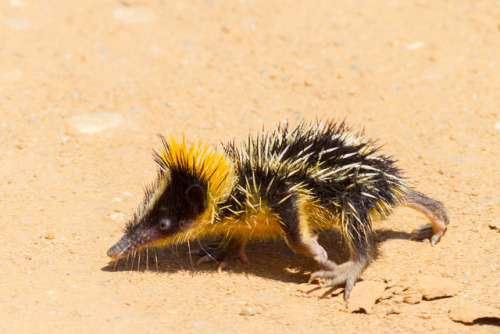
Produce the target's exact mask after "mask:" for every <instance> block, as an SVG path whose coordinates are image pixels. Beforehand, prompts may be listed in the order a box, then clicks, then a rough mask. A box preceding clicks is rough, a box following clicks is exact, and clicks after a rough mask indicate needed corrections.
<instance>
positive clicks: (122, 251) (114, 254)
mask: <svg viewBox="0 0 500 334" xmlns="http://www.w3.org/2000/svg"><path fill="white" fill-rule="evenodd" d="M130 248H131V241H130V238H129V237H128V236H127V235H124V236H123V237H122V238H121V239H120V240H118V242H117V243H116V244H114V245H113V247H111V248H110V249H109V250H108V252H107V253H106V254H107V255H108V256H109V257H110V258H112V259H118V258H120V257H122V256H125V255H127V253H128V252H127V251H128V250H129V249H130Z"/></svg>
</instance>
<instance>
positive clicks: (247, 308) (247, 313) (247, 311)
mask: <svg viewBox="0 0 500 334" xmlns="http://www.w3.org/2000/svg"><path fill="white" fill-rule="evenodd" d="M256 314H257V312H256V311H255V310H254V309H253V308H251V307H250V306H245V307H243V308H242V309H241V311H240V315H243V316H248V317H249V316H252V315H256Z"/></svg>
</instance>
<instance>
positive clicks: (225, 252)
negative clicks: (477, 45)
mask: <svg viewBox="0 0 500 334" xmlns="http://www.w3.org/2000/svg"><path fill="white" fill-rule="evenodd" d="M245 245H246V240H243V239H238V238H234V237H232V238H228V239H223V240H222V241H221V242H220V243H219V244H218V245H209V246H208V247H207V248H202V249H199V250H196V251H195V252H194V254H195V255H200V256H202V257H201V258H200V259H199V260H198V262H197V263H196V264H197V265H199V264H202V263H207V262H217V263H218V264H219V265H218V268H217V270H218V271H219V272H221V271H222V270H223V269H226V268H227V267H229V265H230V264H231V262H232V261H233V260H235V259H240V260H241V261H242V262H243V263H246V264H248V258H247V255H246V253H245Z"/></svg>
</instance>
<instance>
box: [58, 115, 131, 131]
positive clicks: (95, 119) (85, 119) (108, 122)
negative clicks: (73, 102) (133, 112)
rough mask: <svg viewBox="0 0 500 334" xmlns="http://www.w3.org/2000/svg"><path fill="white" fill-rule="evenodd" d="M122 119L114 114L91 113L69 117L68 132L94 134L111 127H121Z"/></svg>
mask: <svg viewBox="0 0 500 334" xmlns="http://www.w3.org/2000/svg"><path fill="white" fill-rule="evenodd" d="M124 123H125V122H124V120H123V117H122V116H121V115H120V114H118V113H114V112H93V113H87V114H82V115H77V116H73V117H71V118H70V119H69V120H68V122H67V125H68V130H69V132H71V133H72V134H79V133H83V134H94V133H98V132H102V131H104V130H107V129H109V128H112V127H116V126H119V125H123V124H124Z"/></svg>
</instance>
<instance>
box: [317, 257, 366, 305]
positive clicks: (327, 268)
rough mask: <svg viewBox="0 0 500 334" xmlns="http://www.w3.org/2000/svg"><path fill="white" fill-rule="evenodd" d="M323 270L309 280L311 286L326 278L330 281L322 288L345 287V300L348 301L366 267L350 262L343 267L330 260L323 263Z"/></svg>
mask: <svg viewBox="0 0 500 334" xmlns="http://www.w3.org/2000/svg"><path fill="white" fill-rule="evenodd" d="M321 267H322V269H321V270H318V271H316V272H313V273H312V274H311V277H310V278H309V284H310V283H311V282H313V281H314V280H316V279H319V278H326V279H330V280H329V281H327V282H326V283H324V284H321V286H322V287H336V286H340V285H344V286H345V290H344V298H345V299H347V298H348V297H349V294H350V293H351V289H352V287H353V286H354V284H355V283H356V280H357V279H358V277H359V275H360V274H361V272H362V271H363V269H364V265H362V263H360V262H356V261H348V262H346V263H343V264H341V265H337V264H335V263H333V262H332V261H330V260H327V261H326V262H323V263H321Z"/></svg>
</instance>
